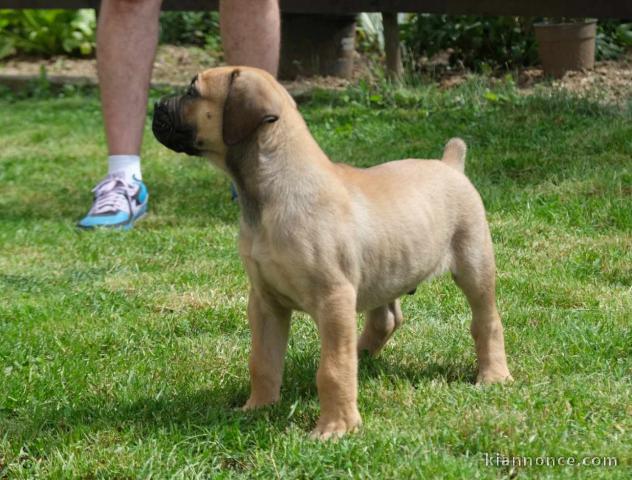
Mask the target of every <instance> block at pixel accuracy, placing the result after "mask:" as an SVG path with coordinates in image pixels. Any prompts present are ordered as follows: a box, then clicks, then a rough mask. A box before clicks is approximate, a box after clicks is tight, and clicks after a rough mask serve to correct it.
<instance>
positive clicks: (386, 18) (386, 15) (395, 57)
mask: <svg viewBox="0 0 632 480" xmlns="http://www.w3.org/2000/svg"><path fill="white" fill-rule="evenodd" d="M382 25H383V26H384V51H385V53H386V73H387V74H388V76H389V77H390V78H391V79H392V80H400V79H401V78H402V74H403V72H404V68H403V66H402V53H401V48H400V46H399V25H398V24H397V13H390V12H382Z"/></svg>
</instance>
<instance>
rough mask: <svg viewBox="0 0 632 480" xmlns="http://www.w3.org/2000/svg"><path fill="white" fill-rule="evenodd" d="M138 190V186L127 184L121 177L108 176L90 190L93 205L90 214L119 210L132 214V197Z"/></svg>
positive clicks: (117, 175) (114, 174)
mask: <svg viewBox="0 0 632 480" xmlns="http://www.w3.org/2000/svg"><path fill="white" fill-rule="evenodd" d="M139 188H140V186H139V184H137V183H134V184H132V183H129V182H128V181H127V180H126V179H125V176H123V175H120V174H116V173H111V174H109V175H108V176H107V177H105V178H104V179H103V180H101V181H100V182H99V183H98V185H97V186H96V187H94V188H93V189H92V192H93V193H94V204H93V205H92V208H91V209H90V213H91V214H99V213H106V212H117V211H119V210H123V211H127V212H128V213H132V201H133V197H134V195H135V194H136V192H138V190H139Z"/></svg>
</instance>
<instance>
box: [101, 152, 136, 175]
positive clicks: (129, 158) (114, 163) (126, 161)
mask: <svg viewBox="0 0 632 480" xmlns="http://www.w3.org/2000/svg"><path fill="white" fill-rule="evenodd" d="M116 172H123V173H124V174H125V178H127V179H128V180H131V179H132V176H134V177H136V178H137V179H138V180H142V179H143V175H142V174H141V172H140V156H138V155H110V156H109V157H108V174H110V173H116Z"/></svg>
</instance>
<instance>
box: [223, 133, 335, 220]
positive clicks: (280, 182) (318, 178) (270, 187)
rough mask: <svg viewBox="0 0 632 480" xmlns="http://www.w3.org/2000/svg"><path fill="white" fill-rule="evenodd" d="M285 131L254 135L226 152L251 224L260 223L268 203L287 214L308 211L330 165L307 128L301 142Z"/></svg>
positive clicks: (240, 201)
mask: <svg viewBox="0 0 632 480" xmlns="http://www.w3.org/2000/svg"><path fill="white" fill-rule="evenodd" d="M283 131H284V134H283V136H280V135H279V136H275V135H266V136H255V138H254V139H252V141H249V142H244V143H242V144H239V145H236V146H233V147H230V148H229V149H228V152H227V154H226V167H227V169H228V171H229V173H230V175H231V177H232V179H233V181H234V183H235V187H236V189H237V193H238V200H239V204H240V207H241V211H242V216H243V219H244V221H245V222H246V224H248V225H249V226H250V227H257V226H258V225H259V224H260V223H261V217H262V213H263V210H264V208H265V207H266V206H270V207H272V208H274V209H275V211H277V212H285V213H287V214H288V215H290V214H299V215H300V214H308V213H309V209H310V206H311V205H312V204H313V203H314V202H315V201H316V200H317V198H318V196H319V195H318V191H319V189H320V188H321V187H322V185H323V184H324V183H325V182H326V178H325V177H326V176H327V175H326V174H327V172H328V171H329V170H330V168H331V162H330V161H329V159H328V158H327V157H326V155H325V154H324V153H323V152H322V151H321V150H320V148H319V147H318V145H317V144H316V141H315V140H314V139H313V138H312V137H311V135H310V134H309V131H308V130H307V128H305V131H303V132H300V133H301V135H300V136H299V138H300V140H301V141H297V140H296V139H295V138H296V137H295V135H292V133H295V132H292V130H291V129H285V130H283ZM290 216H291V215H290Z"/></svg>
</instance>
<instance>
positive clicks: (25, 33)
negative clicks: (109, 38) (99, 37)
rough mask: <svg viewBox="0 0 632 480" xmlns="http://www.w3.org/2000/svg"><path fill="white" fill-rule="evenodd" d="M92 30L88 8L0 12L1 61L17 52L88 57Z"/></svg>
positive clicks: (93, 28)
mask: <svg viewBox="0 0 632 480" xmlns="http://www.w3.org/2000/svg"><path fill="white" fill-rule="evenodd" d="M95 31H96V20H95V14H94V11H93V10H91V9H83V10H0V58H4V57H7V56H10V55H14V54H16V53H25V54H35V55H42V56H52V55H56V54H69V55H81V56H86V55H90V54H92V52H93V51H94V48H95Z"/></svg>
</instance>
